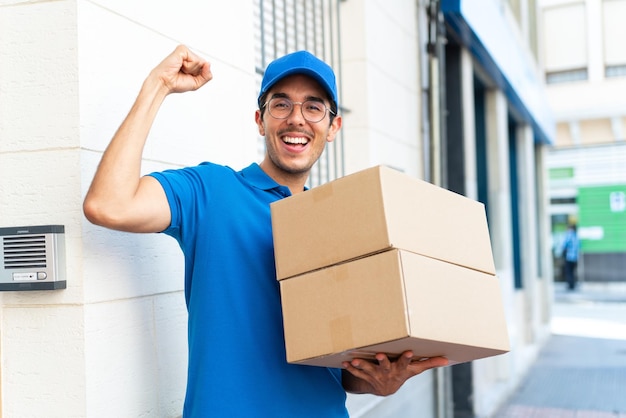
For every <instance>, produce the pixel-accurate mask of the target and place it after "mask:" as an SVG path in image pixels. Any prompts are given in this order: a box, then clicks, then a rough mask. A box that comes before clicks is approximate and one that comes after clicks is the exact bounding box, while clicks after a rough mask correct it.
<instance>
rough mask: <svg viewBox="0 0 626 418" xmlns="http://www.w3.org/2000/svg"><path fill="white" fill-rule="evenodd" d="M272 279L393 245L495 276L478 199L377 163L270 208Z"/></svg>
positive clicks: (378, 250)
mask: <svg viewBox="0 0 626 418" xmlns="http://www.w3.org/2000/svg"><path fill="white" fill-rule="evenodd" d="M271 212H272V228H273V233H274V251H275V257H276V272H277V278H278V279H279V280H282V279H286V278H288V277H293V276H296V275H298V274H302V273H305V272H309V271H312V270H315V269H319V268H323V267H327V266H331V265H334V264H337V263H341V262H344V261H347V260H352V259H355V258H358V257H362V256H365V255H369V254H374V253H377V252H381V251H385V250H389V249H391V248H398V249H403V250H408V251H411V252H414V253H417V254H422V255H425V256H428V257H432V258H436V259H438V260H443V261H448V262H450V263H453V264H458V265H461V266H466V267H469V268H471V269H475V270H479V271H482V272H485V273H489V274H495V267H494V264H493V254H492V252H491V242H490V239H489V231H488V227H487V219H486V216H485V208H484V205H483V204H482V203H479V202H476V201H474V200H472V199H469V198H467V197H465V196H462V195H459V194H457V193H454V192H451V191H449V190H446V189H443V188H440V187H437V186H434V185H432V184H430V183H427V182H425V181H421V180H417V179H414V178H412V177H410V176H408V175H406V174H403V173H400V172H398V171H395V170H393V169H390V168H387V167H384V166H377V167H373V168H370V169H366V170H363V171H360V172H358V173H355V174H351V175H348V176H345V177H342V178H340V179H337V180H334V181H332V182H329V183H327V184H324V185H322V186H319V187H315V188H313V189H311V190H308V191H306V192H304V193H299V194H296V195H294V196H291V197H289V198H287V199H282V200H280V201H277V202H274V203H272V205H271Z"/></svg>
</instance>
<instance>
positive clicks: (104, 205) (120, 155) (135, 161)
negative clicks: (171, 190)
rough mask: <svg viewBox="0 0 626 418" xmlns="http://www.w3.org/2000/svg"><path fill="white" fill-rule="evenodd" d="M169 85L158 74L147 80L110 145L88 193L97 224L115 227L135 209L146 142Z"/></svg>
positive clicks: (92, 217) (87, 212)
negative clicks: (119, 220) (119, 219)
mask: <svg viewBox="0 0 626 418" xmlns="http://www.w3.org/2000/svg"><path fill="white" fill-rule="evenodd" d="M167 94H168V93H167V88H166V87H165V85H164V84H163V83H162V82H161V81H160V80H159V79H158V77H156V76H153V75H151V76H149V77H148V78H147V79H146V81H145V82H144V83H143V85H142V88H141V90H140V92H139V94H138V96H137V99H136V101H135V103H134V104H133V106H132V108H131V110H130V112H129V113H128V115H127V117H126V119H125V120H124V122H123V123H122V125H121V126H120V127H119V129H118V130H117V132H116V133H115V135H114V136H113V139H112V140H111V142H110V144H109V145H108V147H107V148H106V150H105V152H104V154H103V156H102V160H101V162H100V164H99V166H98V168H97V170H96V174H95V176H94V179H93V181H92V184H91V187H90V188H89V191H88V193H87V196H86V197H85V202H84V211H85V215H86V216H87V218H88V219H89V220H90V221H92V222H94V223H97V224H100V225H104V226H110V227H115V224H116V223H117V222H118V221H117V220H116V219H118V218H124V217H125V216H126V215H125V214H124V212H125V211H128V210H132V204H131V202H132V200H133V198H134V197H135V195H136V193H137V190H138V188H139V182H140V173H141V160H142V154H143V149H144V145H145V143H146V139H147V137H148V133H149V132H150V128H151V127H152V124H153V122H154V119H155V117H156V115H157V113H158V110H159V108H160V106H161V104H162V103H163V100H164V99H165V97H166V96H167Z"/></svg>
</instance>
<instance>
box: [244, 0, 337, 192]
mask: <svg viewBox="0 0 626 418" xmlns="http://www.w3.org/2000/svg"><path fill="white" fill-rule="evenodd" d="M339 2H340V0H255V22H256V28H255V50H256V51H255V55H256V72H257V76H258V79H257V89H260V88H261V80H262V78H263V72H264V70H265V67H267V64H269V63H270V62H271V61H272V60H273V59H275V58H277V57H280V56H282V55H285V54H287V53H290V52H294V51H298V50H301V49H306V50H308V51H309V52H311V53H312V54H314V55H316V56H317V57H319V58H320V59H323V60H324V61H326V62H327V63H328V64H329V65H330V66H331V67H333V69H334V70H335V75H336V76H337V84H338V86H337V87H338V91H339V93H340V92H341V80H340V71H339V62H340V56H339V52H340V51H339ZM340 100H341V96H340ZM258 153H259V155H260V157H259V158H260V159H261V158H263V156H264V154H265V143H264V140H263V138H259V145H258ZM343 175H344V164H343V152H342V141H341V131H340V134H339V135H338V137H337V138H336V139H335V141H334V142H332V143H330V144H329V145H328V146H327V147H326V151H324V154H323V155H322V157H321V158H320V160H319V161H318V162H317V164H316V165H315V167H313V169H312V171H311V176H310V177H309V184H308V186H309V187H314V186H317V185H319V184H323V183H326V182H328V181H330V180H334V179H335V178H338V177H341V176H343Z"/></svg>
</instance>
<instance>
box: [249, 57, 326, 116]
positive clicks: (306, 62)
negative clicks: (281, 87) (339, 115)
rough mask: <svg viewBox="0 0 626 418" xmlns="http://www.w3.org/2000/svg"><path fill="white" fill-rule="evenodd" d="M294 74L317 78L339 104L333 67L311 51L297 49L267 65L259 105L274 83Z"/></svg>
mask: <svg viewBox="0 0 626 418" xmlns="http://www.w3.org/2000/svg"><path fill="white" fill-rule="evenodd" d="M293 74H304V75H307V76H309V77H312V78H313V79H315V81H317V82H318V83H320V85H321V86H322V87H323V88H324V90H326V92H327V93H328V95H329V96H330V98H331V99H332V100H333V101H334V102H335V105H337V103H338V101H337V83H336V81H335V73H334V72H333V69H332V68H330V66H329V65H328V64H326V63H325V62H324V61H322V60H320V59H319V58H317V57H316V56H314V55H313V54H311V53H310V52H308V51H297V52H293V53H291V54H287V55H285V56H284V57H281V58H278V59H276V60H274V61H272V62H271V63H270V64H269V65H268V66H267V68H266V69H265V74H264V75H263V82H262V83H261V91H260V92H259V97H258V99H257V101H258V102H259V106H261V97H262V96H263V95H264V94H265V93H267V91H268V90H269V89H270V88H272V86H273V85H274V84H276V83H278V82H279V81H280V80H282V79H283V78H285V77H287V76H289V75H293Z"/></svg>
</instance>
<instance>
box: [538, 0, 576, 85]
mask: <svg viewBox="0 0 626 418" xmlns="http://www.w3.org/2000/svg"><path fill="white" fill-rule="evenodd" d="M543 36H544V45H545V50H544V54H545V55H544V62H545V68H546V81H547V82H548V83H562V82H572V81H579V80H586V79H587V21H586V10H585V4H584V3H582V2H576V3H569V4H564V5H560V6H555V7H550V8H546V9H544V11H543Z"/></svg>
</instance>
